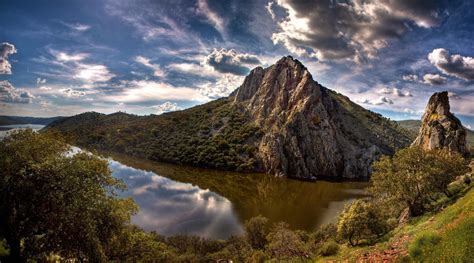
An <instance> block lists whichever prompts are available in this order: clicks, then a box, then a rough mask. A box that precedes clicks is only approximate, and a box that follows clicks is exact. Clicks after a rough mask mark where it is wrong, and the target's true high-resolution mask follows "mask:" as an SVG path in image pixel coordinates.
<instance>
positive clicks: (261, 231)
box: [245, 215, 268, 249]
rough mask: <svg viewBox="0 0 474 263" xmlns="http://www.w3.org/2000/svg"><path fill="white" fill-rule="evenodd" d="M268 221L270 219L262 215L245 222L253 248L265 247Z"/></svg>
mask: <svg viewBox="0 0 474 263" xmlns="http://www.w3.org/2000/svg"><path fill="white" fill-rule="evenodd" d="M267 223H268V219H267V218H265V217H263V216H260V215H259V216H256V217H253V218H251V219H249V220H248V221H247V222H245V235H246V238H247V240H248V242H249V244H250V245H251V246H252V248H254V249H263V248H265V245H266V244H267V234H268V230H267Z"/></svg>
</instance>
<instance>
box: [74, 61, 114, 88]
mask: <svg viewBox="0 0 474 263" xmlns="http://www.w3.org/2000/svg"><path fill="white" fill-rule="evenodd" d="M114 76H115V75H114V74H112V73H110V71H109V70H108V68H107V67H106V66H104V65H94V64H82V63H79V64H78V65H77V68H76V69H75V74H74V78H77V79H80V80H82V81H85V82H88V83H95V82H106V81H109V80H110V79H111V78H113V77H114Z"/></svg>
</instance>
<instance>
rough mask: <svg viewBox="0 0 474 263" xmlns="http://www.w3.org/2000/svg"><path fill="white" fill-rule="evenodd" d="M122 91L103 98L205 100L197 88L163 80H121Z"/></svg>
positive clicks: (118, 99)
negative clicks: (178, 85) (172, 83)
mask: <svg viewBox="0 0 474 263" xmlns="http://www.w3.org/2000/svg"><path fill="white" fill-rule="evenodd" d="M117 88H120V89H122V91H121V92H120V93H118V94H115V95H110V96H106V97H105V98H104V99H105V100H108V101H115V102H143V101H160V100H161V101H163V100H169V101H178V100H179V101H207V100H208V98H207V97H205V96H203V95H202V94H201V93H200V92H199V90H197V89H193V88H187V87H175V86H172V85H170V84H168V83H165V82H157V81H151V80H132V81H122V84H121V86H120V87H117Z"/></svg>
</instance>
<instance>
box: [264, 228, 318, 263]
mask: <svg viewBox="0 0 474 263" xmlns="http://www.w3.org/2000/svg"><path fill="white" fill-rule="evenodd" d="M267 239H268V244H267V246H266V251H268V253H270V255H271V256H272V257H274V258H276V259H278V260H291V259H294V258H309V251H308V250H309V249H308V248H307V246H306V244H305V243H304V242H303V240H301V237H300V235H298V234H297V233H296V232H294V231H292V230H291V229H290V228H289V225H288V224H287V223H284V222H280V223H277V224H275V225H274V226H273V227H272V229H271V231H270V233H269V234H268V237H267Z"/></svg>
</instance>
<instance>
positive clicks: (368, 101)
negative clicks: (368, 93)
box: [359, 96, 393, 105]
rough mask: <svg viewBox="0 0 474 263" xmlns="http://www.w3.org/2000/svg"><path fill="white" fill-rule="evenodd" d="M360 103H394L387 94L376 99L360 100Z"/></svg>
mask: <svg viewBox="0 0 474 263" xmlns="http://www.w3.org/2000/svg"><path fill="white" fill-rule="evenodd" d="M359 103H363V104H367V105H383V104H393V101H392V100H391V99H389V98H387V97H385V96H380V97H378V98H377V99H374V100H368V99H364V100H362V101H359Z"/></svg>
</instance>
